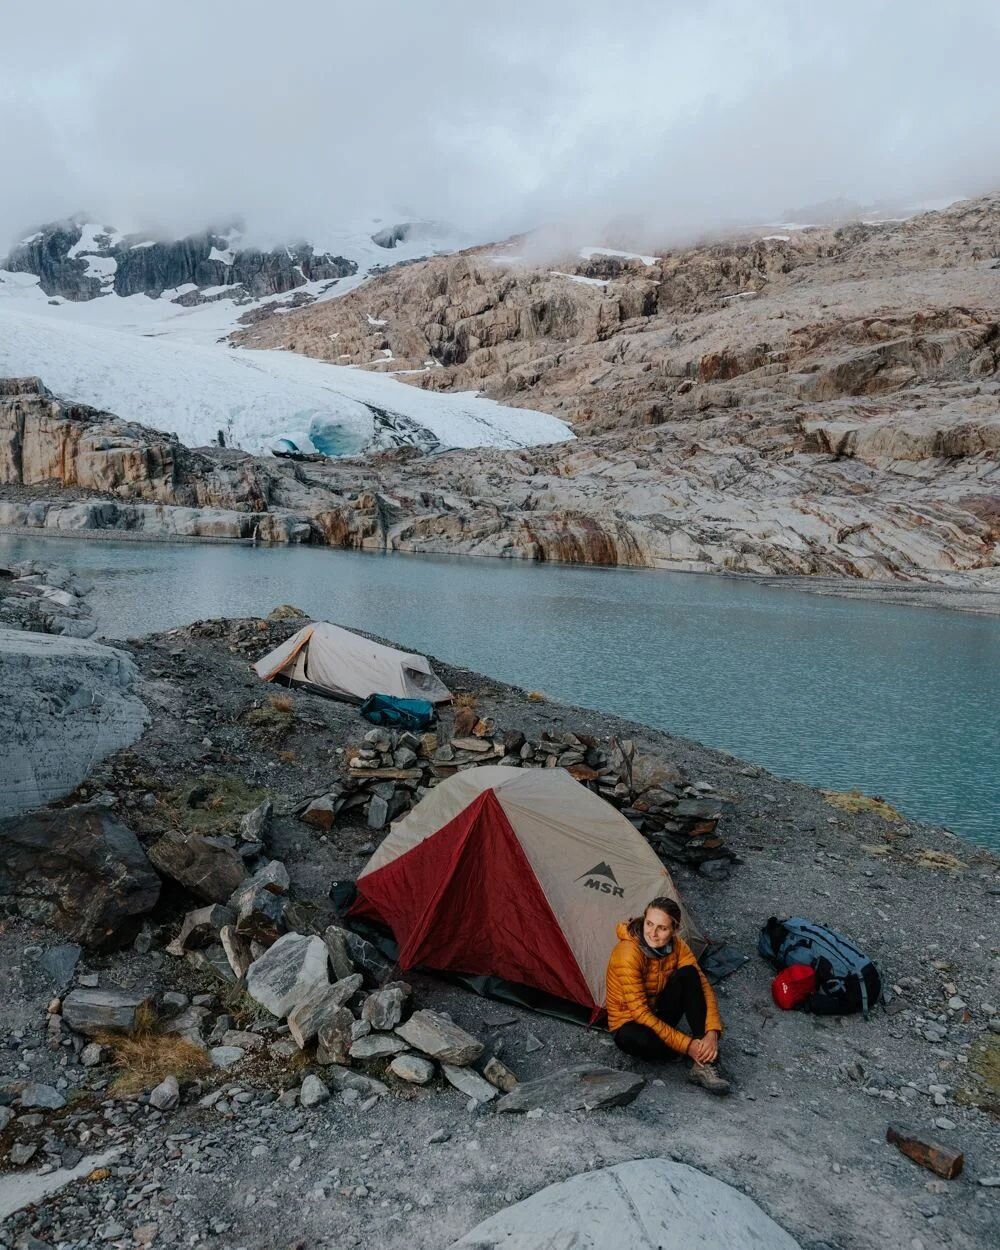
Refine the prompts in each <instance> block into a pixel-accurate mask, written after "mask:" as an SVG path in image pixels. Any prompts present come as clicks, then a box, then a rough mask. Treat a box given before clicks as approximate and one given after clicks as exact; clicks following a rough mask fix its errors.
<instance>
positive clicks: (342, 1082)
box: [325, 1064, 389, 1097]
mask: <svg viewBox="0 0 1000 1250" xmlns="http://www.w3.org/2000/svg"><path fill="white" fill-rule="evenodd" d="M325 1075H326V1077H327V1079H328V1080H329V1082H330V1084H331V1085H332V1086H333V1088H334V1089H335V1090H337V1091H338V1093H339V1092H342V1091H343V1090H355V1091H357V1093H359V1094H360V1095H361V1096H362V1097H370V1096H371V1095H372V1094H377V1095H379V1096H380V1097H381V1096H383V1095H385V1094H388V1092H389V1087H388V1085H384V1084H383V1083H382V1082H381V1081H376V1080H375V1078H374V1077H371V1076H365V1075H364V1074H363V1073H361V1072H352V1071H351V1069H350V1068H342V1067H340V1066H339V1065H338V1064H333V1065H332V1066H331V1067H329V1068H327V1069H326V1073H325Z"/></svg>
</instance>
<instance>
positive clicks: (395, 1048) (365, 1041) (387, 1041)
mask: <svg viewBox="0 0 1000 1250" xmlns="http://www.w3.org/2000/svg"><path fill="white" fill-rule="evenodd" d="M404 1050H406V1043H405V1042H404V1041H403V1039H402V1038H401V1037H394V1036H393V1035H392V1034H391V1033H369V1034H368V1036H367V1037H359V1038H358V1040H357V1041H356V1042H352V1043H351V1049H350V1051H349V1054H350V1057H351V1058H352V1059H358V1060H361V1061H364V1060H365V1059H388V1058H389V1057H390V1056H391V1055H398V1054H401V1053H402V1052H403V1051H404Z"/></svg>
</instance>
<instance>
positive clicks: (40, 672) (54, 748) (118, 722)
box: [0, 629, 149, 861]
mask: <svg viewBox="0 0 1000 1250" xmlns="http://www.w3.org/2000/svg"><path fill="white" fill-rule="evenodd" d="M136 680H137V671H136V667H135V664H134V663H133V661H132V659H131V657H130V656H128V655H126V654H125V652H123V651H118V650H116V649H115V648H114V647H106V646H103V645H102V644H100V643H97V642H91V641H89V640H85V639H77V638H68V637H56V636H54V635H51V634H40V633H33V632H30V631H27V630H14V629H0V690H2V691H3V699H2V700H0V819H8V818H10V817H12V816H17V815H19V814H20V813H21V812H26V811H29V810H31V809H33V808H38V807H43V806H44V805H45V804H46V803H51V802H53V801H55V800H56V799H61V798H63V797H64V796H65V795H67V794H70V793H72V792H73V790H75V789H76V787H77V786H78V785H79V784H80V782H81V781H83V780H84V778H85V777H86V776H87V774H88V773H89V772H90V770H91V769H92V768H93V767H94V766H95V765H96V764H97V763H99V762H100V761H101V760H102V759H104V758H105V757H106V756H108V755H111V754H112V753H113V752H115V751H118V750H121V748H122V747H127V746H130V745H131V744H132V743H133V742H134V741H135V740H136V739H137V738H138V737H139V735H140V734H141V733H142V731H143V730H144V729H145V727H146V725H147V724H148V722H149V713H148V711H147V710H146V707H145V706H144V704H143V703H142V702H140V700H139V699H138V698H136V697H135V694H134V693H133V691H134V687H135V685H136ZM2 850H3V845H2V840H0V852H2ZM2 859H3V855H2V853H0V861H2Z"/></svg>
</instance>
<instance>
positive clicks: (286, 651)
mask: <svg viewBox="0 0 1000 1250" xmlns="http://www.w3.org/2000/svg"><path fill="white" fill-rule="evenodd" d="M254 670H255V672H256V673H257V676H258V677H262V678H263V679H264V680H265V681H277V682H281V683H283V684H285V685H289V686H304V687H305V688H306V689H309V690H314V691H316V692H317V693H318V694H325V695H328V696H330V697H331V698H334V699H343V700H345V701H346V702H348V703H363V702H364V701H365V699H367V698H368V696H369V695H372V694H388V695H392V697H393V698H396V699H427V700H428V701H429V702H431V703H446V702H447V701H448V700H449V699H450V698H451V692H450V691H449V690H448V687H447V686H446V685H445V684H444V682H442V681H441V680H440V679H439V678H438V677H437V676H436V675H435V673H434V670H433V669H432V668H431V666H430V664H429V663H428V661H427V657H426V656H423V655H410V654H409V653H408V652H406V651H397V650H396V649H395V647H385V646H382V644H381V643H377V642H370V641H369V640H368V639H367V638H362V637H361V635H360V634H353V633H351V631H350V630H349V629H341V628H340V626H339V625H330V624H328V623H327V622H326V621H315V622H314V623H313V624H311V625H306V626H304V627H303V628H302V629H300V630H299V631H298V633H297V634H293V635H292V636H291V638H289V639H288V641H287V642H283V643H282V644H281V646H280V647H276V648H275V649H274V650H273V651H271V652H270V653H269V654H268V655H265V656H264V658H263V659H262V660H258V661H257V663H256V664H255V665H254Z"/></svg>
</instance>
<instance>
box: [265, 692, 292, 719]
mask: <svg viewBox="0 0 1000 1250" xmlns="http://www.w3.org/2000/svg"><path fill="white" fill-rule="evenodd" d="M268 702H269V703H270V704H271V706H272V707H273V708H274V710H275V711H276V712H285V713H288V714H289V715H290V714H291V713H292V712H294V711H295V700H294V699H293V698H292V696H291V695H290V694H272V695H271V698H270V699H269V700H268Z"/></svg>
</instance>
